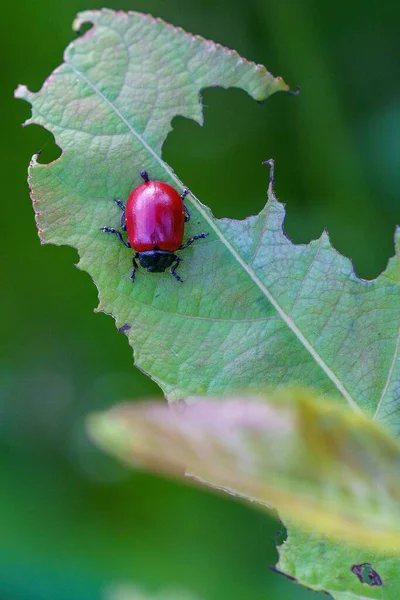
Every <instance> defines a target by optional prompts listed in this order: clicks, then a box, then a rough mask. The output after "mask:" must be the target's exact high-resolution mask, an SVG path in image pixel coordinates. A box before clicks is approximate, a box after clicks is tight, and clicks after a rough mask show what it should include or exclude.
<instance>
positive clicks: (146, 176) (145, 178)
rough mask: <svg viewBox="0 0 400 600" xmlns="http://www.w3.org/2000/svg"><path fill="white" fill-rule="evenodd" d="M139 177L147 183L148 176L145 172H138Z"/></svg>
mask: <svg viewBox="0 0 400 600" xmlns="http://www.w3.org/2000/svg"><path fill="white" fill-rule="evenodd" d="M140 177H141V178H142V179H143V181H144V182H145V183H149V174H148V172H147V171H140Z"/></svg>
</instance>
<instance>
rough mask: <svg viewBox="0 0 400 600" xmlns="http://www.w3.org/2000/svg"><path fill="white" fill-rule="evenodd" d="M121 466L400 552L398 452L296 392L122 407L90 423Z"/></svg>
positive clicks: (360, 422) (332, 408) (376, 433)
mask: <svg viewBox="0 0 400 600" xmlns="http://www.w3.org/2000/svg"><path fill="white" fill-rule="evenodd" d="M89 428H90V432H91V435H92V437H93V438H94V439H95V440H96V441H97V442H98V443H99V444H100V445H102V446H103V447H105V448H106V449H108V450H109V451H111V452H112V453H114V454H115V455H117V456H118V457H120V458H122V459H123V460H124V461H126V462H128V463H133V464H139V465H142V466H145V467H147V468H151V469H154V470H158V471H162V472H166V473H170V474H173V475H176V476H184V474H185V471H187V473H188V475H190V477H193V478H195V479H197V480H199V481H202V482H206V483H208V484H210V485H211V486H213V487H215V488H220V489H224V490H225V491H228V492H229V493H232V494H235V495H238V496H242V497H244V498H247V499H249V500H252V501H255V502H258V503H260V504H263V505H267V506H274V507H279V512H280V514H281V515H282V516H283V517H284V518H285V517H288V518H290V519H291V520H292V521H295V522H297V523H298V524H306V525H309V526H312V527H313V528H315V529H318V530H320V531H322V532H324V533H328V534H331V535H333V536H335V537H338V538H342V539H347V540H350V541H352V542H359V543H362V544H366V545H369V546H371V547H375V548H379V549H385V550H387V551H391V552H393V551H399V550H400V479H399V477H398V473H399V470H400V445H399V444H398V443H397V441H395V439H393V438H392V437H391V436H390V435H389V434H388V433H387V432H385V431H384V430H382V429H381V427H379V426H378V425H376V424H375V423H374V422H373V421H371V420H369V419H367V418H366V417H363V416H360V415H356V414H354V413H353V412H352V411H350V410H348V409H342V408H340V407H338V406H337V405H336V404H335V403H330V402H327V401H321V399H319V398H316V397H313V396H312V395H311V394H310V393H308V392H305V391H286V392H285V391H283V390H282V391H281V392H279V393H277V394H274V395H269V396H268V397H267V398H250V397H244V398H225V400H224V402H220V401H218V400H209V401H205V400H204V399H202V400H199V401H198V402H196V403H195V404H193V405H191V406H184V405H179V406H172V407H167V406H165V405H162V404H157V403H147V404H146V403H144V404H142V405H130V404H126V405H123V406H120V407H117V408H115V409H113V410H111V411H109V412H108V413H104V414H98V415H93V416H92V417H91V418H90V421H89Z"/></svg>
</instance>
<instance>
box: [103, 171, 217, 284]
mask: <svg viewBox="0 0 400 600" xmlns="http://www.w3.org/2000/svg"><path fill="white" fill-rule="evenodd" d="M140 176H141V177H142V179H143V181H144V183H142V184H141V185H139V186H138V187H137V188H135V189H134V190H133V191H132V192H131V194H130V196H129V198H128V202H127V204H126V207H125V206H124V204H123V203H122V202H121V200H115V203H116V204H117V205H118V206H119V207H120V209H121V210H122V216H121V229H122V230H123V231H126V232H127V234H128V239H129V242H126V241H125V240H124V238H123V237H122V233H121V232H120V231H118V230H117V229H114V227H102V228H101V231H105V232H106V233H114V234H115V235H116V236H117V238H118V239H119V241H120V242H121V243H122V244H124V246H126V247H127V248H133V249H134V250H136V252H135V254H134V255H133V259H132V262H133V269H132V273H131V279H132V282H133V281H134V280H135V274H136V271H137V269H138V265H137V262H136V259H137V258H138V259H139V262H140V264H141V266H142V267H144V268H145V269H147V270H148V271H149V272H150V273H162V272H163V271H165V269H168V267H171V268H170V273H171V275H173V276H174V277H175V279H176V280H177V281H181V282H182V279H181V278H180V277H179V275H178V274H177V273H176V269H177V267H178V266H179V263H180V262H181V261H182V259H181V258H180V257H179V256H177V255H176V254H175V252H176V250H183V249H184V248H187V247H188V246H190V244H193V242H194V241H196V240H199V239H201V238H205V237H206V235H208V233H200V234H198V235H194V236H193V237H191V238H190V239H189V240H188V241H187V242H186V244H182V241H183V231H184V225H185V221H189V219H190V214H189V211H188V209H187V208H186V206H185V204H184V203H183V201H184V199H185V197H186V196H187V195H188V194H189V190H188V189H185V190H184V191H183V192H182V194H181V195H179V193H178V192H177V191H176V190H175V189H174V188H173V187H171V186H170V185H168V184H167V183H164V182H163V181H150V180H149V176H148V174H147V171H141V173H140Z"/></svg>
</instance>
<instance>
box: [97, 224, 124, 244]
mask: <svg viewBox="0 0 400 600" xmlns="http://www.w3.org/2000/svg"><path fill="white" fill-rule="evenodd" d="M100 231H104V232H105V233H113V234H114V235H116V236H117V238H118V239H119V241H120V242H121V244H123V245H124V246H126V247H127V248H130V247H131V245H130V243H129V242H126V241H125V240H124V238H123V237H122V233H121V232H120V231H118V229H114V227H100Z"/></svg>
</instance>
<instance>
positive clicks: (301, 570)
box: [277, 521, 400, 600]
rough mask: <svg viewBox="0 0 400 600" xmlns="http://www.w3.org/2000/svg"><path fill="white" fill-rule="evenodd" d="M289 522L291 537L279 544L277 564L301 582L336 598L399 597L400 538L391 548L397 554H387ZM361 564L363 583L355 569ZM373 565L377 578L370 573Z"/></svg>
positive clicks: (386, 599) (383, 599)
mask: <svg viewBox="0 0 400 600" xmlns="http://www.w3.org/2000/svg"><path fill="white" fill-rule="evenodd" d="M286 525H287V526H288V539H287V541H286V542H285V543H284V544H283V545H282V546H280V548H279V556H280V560H279V563H278V565H277V566H278V569H280V570H281V571H282V572H284V573H287V574H289V575H290V576H292V577H295V578H296V579H297V581H298V582H299V583H301V584H302V585H304V586H306V587H309V588H311V589H313V590H316V591H325V592H328V593H329V594H331V595H332V596H333V598H335V600H365V599H366V598H376V599H377V600H398V598H400V578H399V571H400V559H399V552H400V546H399V541H397V544H396V545H394V547H393V550H392V552H393V554H394V553H396V555H395V556H388V555H387V554H383V553H379V552H376V551H371V549H368V548H365V547H364V548H363V547H357V546H356V545H349V544H344V543H341V544H338V543H334V542H333V541H332V540H331V539H329V538H327V537H325V536H323V535H320V534H317V533H315V531H310V530H309V529H306V530H305V531H304V530H303V531H301V530H300V529H298V528H296V527H295V525H294V523H293V522H291V521H287V522H286ZM362 565H365V567H364V569H358V570H359V572H360V573H361V575H362V573H363V572H364V577H363V578H362V579H363V581H364V583H362V581H360V579H359V576H357V574H356V573H354V571H355V570H357V567H361V566H362ZM367 565H370V566H367ZM352 569H353V570H352ZM370 569H373V571H374V572H375V573H376V574H377V575H378V578H376V577H375V578H371V577H368V572H370V573H371V570H370ZM372 573H373V572H372Z"/></svg>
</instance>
